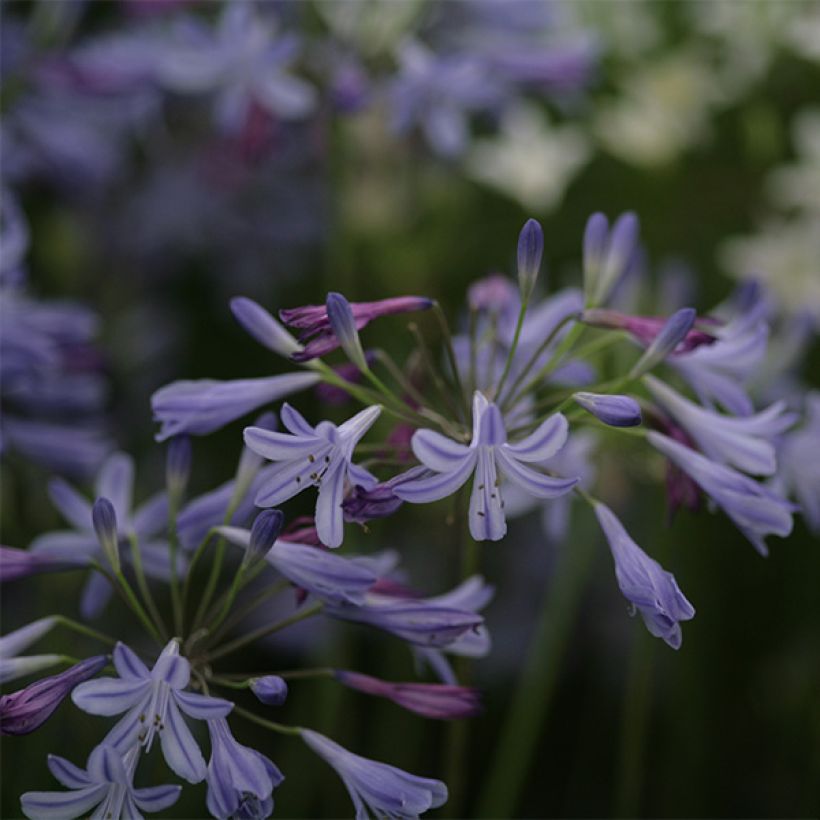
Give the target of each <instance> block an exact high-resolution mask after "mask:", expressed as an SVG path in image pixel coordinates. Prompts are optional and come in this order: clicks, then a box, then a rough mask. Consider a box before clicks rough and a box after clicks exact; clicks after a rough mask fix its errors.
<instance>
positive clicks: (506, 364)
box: [495, 299, 529, 399]
mask: <svg viewBox="0 0 820 820" xmlns="http://www.w3.org/2000/svg"><path fill="white" fill-rule="evenodd" d="M527 307H529V300H528V299H524V300H523V301H522V302H521V307H520V309H519V311H518V320H517V321H516V323H515V333H514V334H513V340H512V344H511V345H510V349H509V352H508V353H507V361H506V362H504V369H503V370H502V371H501V379H500V380H499V382H498V387H496V389H495V398H496V399H500V398H501V391H502V390H503V389H504V384H505V383H506V381H507V376H509V375H510V368H511V367H512V363H513V359H514V358H515V351H516V350H517V349H518V340H519V339H520V338H521V328H522V327H524V317H525V316H526V315H527Z"/></svg>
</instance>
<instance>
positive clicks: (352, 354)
mask: <svg viewBox="0 0 820 820" xmlns="http://www.w3.org/2000/svg"><path fill="white" fill-rule="evenodd" d="M325 305H326V307H327V320H328V322H330V329H331V330H332V331H333V335H334V336H335V337H336V338H337V339H338V340H339V344H340V345H341V346H342V350H344V352H345V355H346V356H347V358H348V359H350V361H351V362H353V364H355V365H356V367H358V368H359V370H366V369H367V361H366V360H365V355H364V349H363V348H362V341H361V339H360V338H359V331H358V330H357V328H356V317H355V316H354V315H353V308H352V307H351V306H350V302H348V301H347V299H345V297H344V296H342V294H341V293H328V295H327V301H326V302H325Z"/></svg>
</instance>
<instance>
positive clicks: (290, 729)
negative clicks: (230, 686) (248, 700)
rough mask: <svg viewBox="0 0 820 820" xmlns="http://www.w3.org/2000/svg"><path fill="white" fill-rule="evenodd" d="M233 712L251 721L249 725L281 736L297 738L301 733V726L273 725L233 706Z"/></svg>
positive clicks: (270, 721)
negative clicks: (254, 724) (256, 725)
mask: <svg viewBox="0 0 820 820" xmlns="http://www.w3.org/2000/svg"><path fill="white" fill-rule="evenodd" d="M233 711H234V714H237V715H239V716H240V717H243V718H245V720H249V721H251V723H256V724H258V725H259V726H264V727H265V728H266V729H271V730H272V731H274V732H279V734H282V735H296V736H297V737H298V736H299V735H301V734H302V731H303V730H302V727H301V726H285V725H284V724H283V723H274V722H273V721H272V720H265V718H261V717H259V715H255V714H254V713H253V712H250V711H248V710H247V709H243V708H242V707H241V706H234V708H233Z"/></svg>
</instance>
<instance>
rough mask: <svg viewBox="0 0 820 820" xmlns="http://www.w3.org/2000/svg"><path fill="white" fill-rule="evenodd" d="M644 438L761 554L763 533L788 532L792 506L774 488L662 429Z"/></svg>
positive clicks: (764, 551)
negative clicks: (678, 469) (708, 499)
mask: <svg viewBox="0 0 820 820" xmlns="http://www.w3.org/2000/svg"><path fill="white" fill-rule="evenodd" d="M647 439H648V441H649V443H650V444H651V445H652V446H653V447H655V449H657V450H660V452H661V453H663V454H664V455H665V456H666V457H667V458H669V459H670V460H671V461H672V462H674V463H675V464H676V465H677V466H678V467H680V469H681V470H683V471H684V472H685V473H686V474H687V475H689V476H690V477H691V478H692V479H693V480H694V481H695V482H696V483H697V484H698V486H699V487H700V488H701V489H702V490H703V491H704V492H705V493H706V494H707V495H708V496H710V497H711V498H712V499H713V500H714V501H715V503H717V504H718V505H719V506H720V507H721V508H722V509H723V511H724V512H725V513H726V515H728V516H729V518H731V519H732V521H733V522H734V523H735V525H736V526H737V528H738V529H739V530H740V531H741V532H742V533H743V534H744V535H745V536H746V538H748V539H749V541H750V542H751V543H752V545H753V546H754V547H755V549H756V550H757V551H758V552H759V553H760V554H761V555H768V552H769V550H768V547H767V546H766V541H765V539H766V536H768V535H779V536H781V537H782V538H785V537H786V536H787V535H789V534H790V533H791V531H792V526H793V521H792V514H793V513H794V511H795V507H794V505H793V504H791V503H789V502H788V501H787V500H786V499H785V498H783V497H781V496H780V495H778V494H777V493H776V492H773V491H772V490H770V489H767V488H766V487H764V486H763V485H762V484H760V483H758V482H757V481H755V480H754V479H751V478H749V477H748V476H746V475H743V473H739V472H737V470H733V469H732V468H731V467H727V466H725V465H724V464H718V463H717V462H715V461H712V460H711V459H709V458H707V457H706V456H704V455H702V454H701V453H699V452H697V450H693V449H691V448H689V447H686V446H685V445H683V444H680V443H678V442H677V441H674V440H673V439H671V438H669V437H668V436H664V435H662V434H661V433H656V432H651V433H649V434H648V435H647Z"/></svg>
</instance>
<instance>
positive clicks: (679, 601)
mask: <svg viewBox="0 0 820 820" xmlns="http://www.w3.org/2000/svg"><path fill="white" fill-rule="evenodd" d="M595 516H596V517H597V519H598V523H599V524H600V525H601V529H602V530H603V531H604V535H605V536H606V540H607V541H608V542H609V549H610V550H611V551H612V558H613V559H614V561H615V577H616V578H617V579H618V586H619V587H620V588H621V592H622V593H623V594H624V597H625V598H626V599H627V600H628V601H631V602H632V603H633V604H634V606H635V607H636V609H637V610H638V612H640V613H641V617H642V618H643V622H644V623H645V624H646V628H647V629H648V630H649V631H650V632H651V633H652V634H653V635H654V636H655V637H656V638H663V640H664V641H666V643H668V644H669V646H671V647H672V649H679V648H680V645H681V641H682V639H683V637H682V635H681V628H680V621H688V620H690V619H691V618H693V617H694V616H695V609H694V607H693V606H692V604H690V603H689V601H687V600H686V597H685V596H684V594H683V593H682V592H681V591H680V589H679V588H678V583H677V581H676V580H675V576H674V575H672V573H671V572H667V571H666V570H665V569H664V568H663V567H662V566H661V565H660V564H659V563H658V562H657V561H656V560H655V559H654V558H650V557H649V556H648V555H647V554H646V553H645V552H644V551H643V550H642V549H641V548H640V547H639V546H638V545H637V544H636V543H635V542H634V541H633V540H632V539H631V538H630V537H629V533H628V532H627V531H626V530H625V529H624V527H623V524H621V522H620V521H619V520H618V518H617V517H616V516H615V514H614V513H613V512H612V510H610V509H609V507H607V506H606V505H604V504H601V503H600V502H599V503H596V504H595Z"/></svg>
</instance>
